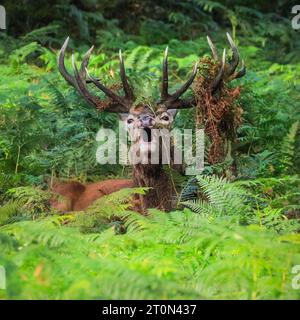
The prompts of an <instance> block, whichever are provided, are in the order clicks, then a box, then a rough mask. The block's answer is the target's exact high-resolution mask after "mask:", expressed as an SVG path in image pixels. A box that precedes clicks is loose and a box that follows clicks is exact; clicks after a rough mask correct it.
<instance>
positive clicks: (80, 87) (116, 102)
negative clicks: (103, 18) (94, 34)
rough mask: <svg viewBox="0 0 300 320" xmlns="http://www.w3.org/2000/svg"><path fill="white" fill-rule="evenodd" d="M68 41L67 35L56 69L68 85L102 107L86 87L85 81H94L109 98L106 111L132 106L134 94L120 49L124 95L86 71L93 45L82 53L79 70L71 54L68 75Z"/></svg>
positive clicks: (97, 106) (115, 111)
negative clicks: (66, 57) (66, 64)
mask: <svg viewBox="0 0 300 320" xmlns="http://www.w3.org/2000/svg"><path fill="white" fill-rule="evenodd" d="M68 43H69V37H68V38H67V39H66V40H65V42H64V44H63V46H62V48H61V50H60V52H59V55H58V69H59V71H60V73H61V75H62V76H63V77H64V78H65V80H66V81H67V82H68V83H69V84H70V85H72V86H73V87H74V88H75V89H76V90H77V91H78V92H79V93H80V94H81V96H82V97H83V98H84V99H85V100H86V101H87V102H88V103H89V104H91V105H93V106H95V107H96V108H98V109H103V105H104V104H103V101H101V100H100V99H99V98H98V97H97V96H95V95H92V94H91V93H90V91H89V90H88V88H87V83H89V82H92V83H94V84H95V86H96V87H97V88H99V89H100V90H101V91H102V92H104V93H105V95H106V96H107V97H109V98H110V102H109V104H108V106H107V107H106V108H105V110H106V111H108V112H114V113H122V112H128V110H129V109H130V107H131V106H132V103H133V100H134V94H133V91H132V88H131V87H130V85H129V83H128V80H127V76H126V72H125V66H124V60H123V57H122V53H121V50H120V52H119V58H120V75H121V81H122V85H123V90H124V93H125V96H124V97H121V96H119V95H117V94H116V93H115V92H113V91H112V90H111V89H109V88H107V87H105V86H104V85H103V84H102V83H101V82H100V81H99V80H98V79H95V78H94V77H92V76H91V75H90V74H89V73H88V70H87V66H88V63H89V59H90V55H91V53H92V51H93V49H94V46H92V47H91V48H90V49H89V50H88V51H87V52H86V54H85V55H84V57H83V59H82V63H81V66H80V69H79V70H78V68H77V66H76V63H75V59H74V54H72V66H73V71H74V76H72V75H70V74H69V72H68V71H67V69H66V67H65V63H64V59H65V51H66V48H67V46H68ZM86 76H87V77H88V78H89V79H88V80H87V79H86Z"/></svg>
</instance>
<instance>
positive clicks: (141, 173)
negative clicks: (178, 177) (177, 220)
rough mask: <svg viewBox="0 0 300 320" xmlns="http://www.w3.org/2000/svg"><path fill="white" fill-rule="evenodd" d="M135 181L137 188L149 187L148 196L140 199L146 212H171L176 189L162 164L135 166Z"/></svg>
mask: <svg viewBox="0 0 300 320" xmlns="http://www.w3.org/2000/svg"><path fill="white" fill-rule="evenodd" d="M133 181H134V183H135V185H136V186H137V187H148V188H150V190H149V191H148V192H147V193H146V195H144V196H141V197H140V202H141V205H142V208H143V209H144V210H146V209H148V208H159V209H161V210H166V211H169V210H171V208H172V205H171V201H172V196H173V194H174V188H173V184H172V181H171V179H170V177H169V175H168V174H167V173H166V172H165V171H164V169H163V166H162V165H160V164H137V165H134V166H133Z"/></svg>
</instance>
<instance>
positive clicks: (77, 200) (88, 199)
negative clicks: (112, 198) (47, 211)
mask: <svg viewBox="0 0 300 320" xmlns="http://www.w3.org/2000/svg"><path fill="white" fill-rule="evenodd" d="M132 187H134V183H133V181H132V180H129V179H111V180H105V181H101V182H95V183H90V184H85V185H84V184H82V183H79V182H76V181H72V182H67V183H62V182H57V183H55V184H54V185H53V186H52V188H51V191H52V192H54V193H57V194H58V195H60V196H63V197H64V199H63V200H62V199H54V198H53V199H52V200H51V206H52V207H53V208H56V209H58V210H59V211H63V212H66V211H81V210H85V209H86V208H87V207H89V206H90V205H91V204H92V203H93V202H94V201H95V200H97V199H99V198H101V197H103V196H105V195H108V194H111V193H113V192H116V191H119V190H121V189H124V188H132Z"/></svg>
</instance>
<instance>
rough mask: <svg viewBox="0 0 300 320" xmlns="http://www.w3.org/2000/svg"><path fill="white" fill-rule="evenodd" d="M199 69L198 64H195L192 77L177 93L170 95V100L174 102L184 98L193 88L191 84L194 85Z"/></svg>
mask: <svg viewBox="0 0 300 320" xmlns="http://www.w3.org/2000/svg"><path fill="white" fill-rule="evenodd" d="M197 69H198V62H196V63H195V65H194V68H193V72H192V74H191V75H190V77H189V79H188V80H187V81H186V82H185V83H184V84H183V85H182V86H181V87H180V88H179V89H178V90H177V91H176V92H174V93H173V94H172V95H170V100H173V101H174V100H177V99H178V98H179V97H180V96H182V95H183V94H184V93H185V92H186V91H187V89H188V88H189V87H190V86H191V84H192V83H193V81H194V79H195V77H196V74H197Z"/></svg>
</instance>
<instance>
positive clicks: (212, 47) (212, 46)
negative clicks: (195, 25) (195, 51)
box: [206, 36, 220, 61]
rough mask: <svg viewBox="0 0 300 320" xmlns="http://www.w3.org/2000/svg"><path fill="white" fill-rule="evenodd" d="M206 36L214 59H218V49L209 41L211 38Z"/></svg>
mask: <svg viewBox="0 0 300 320" xmlns="http://www.w3.org/2000/svg"><path fill="white" fill-rule="evenodd" d="M206 38H207V42H208V45H209V47H210V49H211V52H212V54H213V58H214V60H216V61H220V58H219V54H218V51H217V49H216V47H215V45H214V44H213V42H212V41H211V38H210V37H209V36H206Z"/></svg>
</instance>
